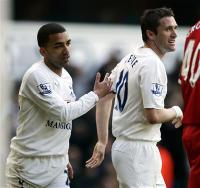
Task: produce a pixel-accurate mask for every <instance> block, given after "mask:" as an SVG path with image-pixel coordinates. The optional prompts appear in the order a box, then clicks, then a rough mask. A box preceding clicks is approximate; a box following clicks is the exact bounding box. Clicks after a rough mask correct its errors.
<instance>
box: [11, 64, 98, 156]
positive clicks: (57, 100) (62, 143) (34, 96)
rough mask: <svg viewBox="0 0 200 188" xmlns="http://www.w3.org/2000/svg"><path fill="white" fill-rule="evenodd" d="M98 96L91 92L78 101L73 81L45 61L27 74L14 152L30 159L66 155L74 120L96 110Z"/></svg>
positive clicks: (24, 80)
mask: <svg viewBox="0 0 200 188" xmlns="http://www.w3.org/2000/svg"><path fill="white" fill-rule="evenodd" d="M97 101H98V96H97V95H96V94H95V93H94V92H90V93H88V94H86V95H84V96H82V97H81V98H80V99H79V100H77V101H75V94H74V92H73V88H72V78H71V76H70V75H69V74H68V72H67V71H66V70H65V69H63V70H62V76H61V77H60V76H58V75H57V74H55V73H54V72H53V71H51V70H50V69H49V68H48V67H47V66H46V65H45V63H44V62H43V61H41V62H38V63H35V64H34V65H32V67H31V68H30V69H29V70H28V71H27V72H26V73H25V75H24V77H23V80H22V84H21V87H20V92H19V105H20V112H19V127H18V128H17V135H16V136H15V137H14V138H13V139H12V141H11V149H13V150H15V151H16V152H18V153H19V154H22V155H27V156H49V155H66V154H67V153H68V148H69V138H70V135H71V130H72V120H73V119H75V118H77V117H79V116H81V115H83V114H84V113H86V112H87V111H89V110H90V109H91V108H92V107H94V106H95V104H96V102H97Z"/></svg>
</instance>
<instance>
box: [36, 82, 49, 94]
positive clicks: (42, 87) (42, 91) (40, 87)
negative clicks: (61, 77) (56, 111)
mask: <svg viewBox="0 0 200 188" xmlns="http://www.w3.org/2000/svg"><path fill="white" fill-rule="evenodd" d="M37 88H38V90H39V94H41V95H47V94H50V93H52V91H51V87H50V84H49V83H44V84H40V85H38V86H37Z"/></svg>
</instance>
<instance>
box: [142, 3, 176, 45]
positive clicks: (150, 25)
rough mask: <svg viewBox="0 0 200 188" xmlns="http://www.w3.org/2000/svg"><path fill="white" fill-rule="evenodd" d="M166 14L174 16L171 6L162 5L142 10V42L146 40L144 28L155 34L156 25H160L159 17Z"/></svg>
mask: <svg viewBox="0 0 200 188" xmlns="http://www.w3.org/2000/svg"><path fill="white" fill-rule="evenodd" d="M168 16H173V17H174V13H173V11H172V9H171V8H166V7H162V8H155V9H147V10H145V11H144V13H143V15H142V16H141V18H140V24H141V30H142V39H143V41H144V42H146V41H147V40H148V37H147V35H146V30H150V31H153V32H154V33H155V34H157V27H158V26H159V25H160V22H159V21H160V19H161V18H163V17H168Z"/></svg>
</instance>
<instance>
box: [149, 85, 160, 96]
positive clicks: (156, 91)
mask: <svg viewBox="0 0 200 188" xmlns="http://www.w3.org/2000/svg"><path fill="white" fill-rule="evenodd" d="M162 91H163V85H161V84H158V83H152V88H151V92H152V93H153V94H154V95H156V96H158V97H159V96H161V95H162Z"/></svg>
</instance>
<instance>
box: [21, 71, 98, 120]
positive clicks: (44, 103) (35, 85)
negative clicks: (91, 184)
mask: <svg viewBox="0 0 200 188" xmlns="http://www.w3.org/2000/svg"><path fill="white" fill-rule="evenodd" d="M19 94H20V95H21V96H22V97H26V98H27V99H28V100H31V101H32V102H33V104H35V105H37V106H38V108H41V109H42V110H44V111H45V112H48V113H49V114H52V115H53V116H56V117H57V118H58V120H60V121H61V122H69V121H71V120H73V119H75V118H77V117H80V116H81V115H83V114H85V113H86V112H88V111H89V110H90V109H91V108H93V107H94V106H95V104H96V102H97V101H98V100H99V98H98V96H97V95H96V94H95V93H94V92H92V91H91V92H89V93H88V94H85V95H83V96H82V97H80V98H79V100H77V101H74V102H69V103H67V102H66V101H64V100H63V99H62V98H61V97H60V96H59V95H58V94H57V93H56V91H55V89H54V87H53V85H52V82H51V80H50V79H48V78H46V77H45V76H44V74H43V73H42V72H38V71H37V72H32V73H31V74H30V75H29V76H28V77H27V78H26V79H25V81H24V83H23V84H22V88H21V90H20V93H19Z"/></svg>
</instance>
